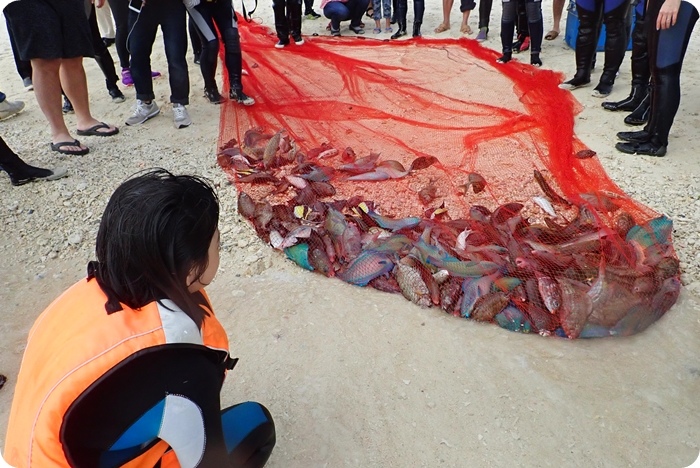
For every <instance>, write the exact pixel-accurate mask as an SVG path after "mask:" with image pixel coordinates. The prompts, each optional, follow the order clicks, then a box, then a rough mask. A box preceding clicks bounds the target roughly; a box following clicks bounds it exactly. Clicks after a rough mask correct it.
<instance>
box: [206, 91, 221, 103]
mask: <svg viewBox="0 0 700 468" xmlns="http://www.w3.org/2000/svg"><path fill="white" fill-rule="evenodd" d="M204 97H205V98H207V100H208V101H209V102H211V103H212V104H221V103H222V102H224V98H223V97H221V94H219V90H218V89H216V88H211V89H207V88H204Z"/></svg>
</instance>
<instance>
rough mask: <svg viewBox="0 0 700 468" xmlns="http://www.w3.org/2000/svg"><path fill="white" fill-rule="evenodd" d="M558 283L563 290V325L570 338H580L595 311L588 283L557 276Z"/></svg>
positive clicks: (561, 315) (560, 313)
mask: <svg viewBox="0 0 700 468" xmlns="http://www.w3.org/2000/svg"><path fill="white" fill-rule="evenodd" d="M557 283H558V284H559V289H560V291H561V308H560V309H559V319H560V321H561V327H562V328H563V329H564V333H566V336H568V337H569V338H571V339H575V338H578V337H579V336H580V335H581V332H582V331H583V328H584V327H585V326H586V322H587V321H588V317H589V316H590V315H591V312H592V311H593V301H592V300H591V298H590V296H588V294H587V292H588V285H586V284H583V283H579V282H578V281H573V280H570V279H567V278H557Z"/></svg>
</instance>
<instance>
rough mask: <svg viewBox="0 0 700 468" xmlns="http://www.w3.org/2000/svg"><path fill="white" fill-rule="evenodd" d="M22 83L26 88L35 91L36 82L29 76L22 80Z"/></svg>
mask: <svg viewBox="0 0 700 468" xmlns="http://www.w3.org/2000/svg"><path fill="white" fill-rule="evenodd" d="M22 84H23V85H24V89H25V90H27V91H34V83H32V79H31V78H29V77H27V78H25V79H23V80H22Z"/></svg>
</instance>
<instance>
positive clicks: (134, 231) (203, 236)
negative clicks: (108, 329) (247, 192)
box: [95, 169, 219, 327]
mask: <svg viewBox="0 0 700 468" xmlns="http://www.w3.org/2000/svg"><path fill="white" fill-rule="evenodd" d="M218 223H219V199H218V197H217V196H216V193H215V192H214V189H213V188H212V186H211V185H210V184H209V183H208V182H207V181H205V180H203V179H201V178H199V177H195V176H189V175H180V176H176V175H173V174H171V173H170V172H168V171H166V170H164V169H154V170H149V171H147V172H143V173H139V174H137V175H136V176H134V177H132V178H131V179H129V180H127V181H126V182H124V183H123V184H121V185H120V186H119V187H117V189H116V190H115V191H114V193H113V194H112V197H111V198H110V199H109V202H108V203H107V207H106V208H105V212H104V214H103V216H102V221H101V223H100V229H99V231H98V233H97V241H96V253H97V260H98V262H99V263H98V266H97V268H96V271H95V276H96V278H97V280H98V282H99V284H100V286H101V287H102V289H103V290H104V291H105V293H106V294H107V295H108V297H109V298H110V301H108V302H107V304H106V307H107V311H108V312H110V313H111V312H114V311H115V310H120V309H121V306H119V305H118V304H117V305H116V307H115V306H114V302H115V301H114V300H115V299H116V300H117V301H119V302H121V303H123V304H126V305H127V306H129V307H131V308H134V309H138V308H140V307H143V306H145V305H146V304H149V303H151V302H153V301H156V300H161V299H170V300H172V301H173V302H174V303H175V304H176V305H177V306H178V307H179V308H181V309H182V310H183V311H184V312H185V313H187V315H189V316H190V317H191V318H192V320H194V321H195V323H196V324H197V326H200V327H201V324H202V321H203V320H204V316H205V315H207V314H208V312H207V310H206V309H205V308H203V307H202V305H204V304H206V301H205V300H204V297H203V295H202V294H201V293H195V294H192V293H190V292H189V291H188V284H187V277H188V275H189V274H190V273H191V272H194V276H195V278H199V277H200V276H201V275H202V274H203V273H204V271H205V270H206V268H207V265H208V250H209V244H210V242H211V240H212V238H213V236H214V233H215V231H216V228H217V226H218ZM110 302H112V304H111V305H110ZM110 308H112V309H113V310H110Z"/></svg>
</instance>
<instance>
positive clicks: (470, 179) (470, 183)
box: [457, 172, 486, 195]
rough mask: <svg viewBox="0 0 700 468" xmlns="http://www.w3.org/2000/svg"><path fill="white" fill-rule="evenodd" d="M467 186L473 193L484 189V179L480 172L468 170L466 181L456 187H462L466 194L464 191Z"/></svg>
mask: <svg viewBox="0 0 700 468" xmlns="http://www.w3.org/2000/svg"><path fill="white" fill-rule="evenodd" d="M469 187H471V188H472V191H473V192H474V193H481V192H483V191H484V189H486V179H484V177H483V176H482V175H481V174H477V173H476V172H470V173H469V174H467V181H466V182H465V183H464V184H462V185H460V186H459V187H457V188H460V189H462V190H463V191H464V194H465V195H466V193H467V192H468V191H469Z"/></svg>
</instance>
